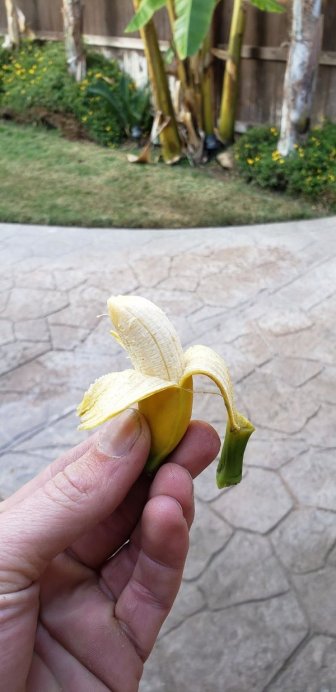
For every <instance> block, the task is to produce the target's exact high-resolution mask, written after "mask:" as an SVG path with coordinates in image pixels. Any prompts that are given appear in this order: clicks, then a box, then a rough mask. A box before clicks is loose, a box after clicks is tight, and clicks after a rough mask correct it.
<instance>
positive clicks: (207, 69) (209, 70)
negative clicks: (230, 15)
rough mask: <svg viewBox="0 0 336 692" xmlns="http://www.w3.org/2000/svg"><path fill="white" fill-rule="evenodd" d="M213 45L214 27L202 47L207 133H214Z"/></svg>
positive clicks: (205, 129)
mask: <svg viewBox="0 0 336 692" xmlns="http://www.w3.org/2000/svg"><path fill="white" fill-rule="evenodd" d="M212 45H213V39H212V29H210V31H209V32H208V35H207V36H206V38H205V41H204V44H203V47H202V109H203V129H204V132H205V134H206V135H213V133H214V129H215V120H214V111H215V104H214V92H215V89H214V73H213V58H212V55H211V48H212Z"/></svg>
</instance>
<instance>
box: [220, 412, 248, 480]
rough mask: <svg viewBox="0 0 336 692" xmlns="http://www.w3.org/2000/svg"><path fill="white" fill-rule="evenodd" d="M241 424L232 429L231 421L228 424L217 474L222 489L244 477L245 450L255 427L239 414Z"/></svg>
mask: <svg viewBox="0 0 336 692" xmlns="http://www.w3.org/2000/svg"><path fill="white" fill-rule="evenodd" d="M239 424H240V428H239V430H232V429H231V426H230V421H228V423H227V426H226V433H225V440H224V444H223V448H222V453H221V456H220V460H219V464H218V467H217V474H216V479H217V487H218V488H220V489H221V488H228V487H230V486H231V485H237V483H240V481H241V479H242V473H243V459H244V452H245V449H246V445H247V443H248V440H249V438H250V437H251V435H252V433H253V431H254V427H253V425H252V424H251V423H250V422H249V421H248V420H247V419H246V418H244V417H243V416H241V415H239Z"/></svg>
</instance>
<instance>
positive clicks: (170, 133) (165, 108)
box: [133, 0, 182, 164]
mask: <svg viewBox="0 0 336 692" xmlns="http://www.w3.org/2000/svg"><path fill="white" fill-rule="evenodd" d="M139 4H140V1H139V0H133V5H134V8H135V10H137V9H138V7H139ZM140 35H141V38H142V41H143V45H144V51H145V55H146V59H147V65H148V73H149V79H150V82H151V86H152V92H153V97H154V102H155V108H156V110H157V111H159V112H160V113H162V117H163V119H165V120H167V125H166V127H165V128H164V129H163V130H162V132H161V134H160V143H161V147H162V155H163V159H164V161H165V163H169V164H171V163H175V162H176V161H178V160H179V159H180V158H181V153H182V151H181V142H180V138H179V134H178V129H177V123H176V118H175V113H174V109H173V103H172V98H171V94H170V91H169V84H168V78H167V74H166V71H165V66H164V62H163V58H162V54H161V51H160V47H159V41H158V37H157V33H156V29H155V25H154V22H153V21H152V20H151V21H149V22H148V24H146V26H144V27H143V28H142V29H141V30H140Z"/></svg>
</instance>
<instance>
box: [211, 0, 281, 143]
mask: <svg viewBox="0 0 336 692" xmlns="http://www.w3.org/2000/svg"><path fill="white" fill-rule="evenodd" d="M249 3H250V5H253V6H254V7H257V8H258V9H259V10H262V11H264V12H277V13H281V12H284V7H283V6H282V5H280V4H279V3H278V2H277V0H249ZM246 10H247V0H234V4H233V11H232V20H231V26H230V37H229V46H228V57H227V60H226V65H225V71H224V81H223V90H222V100H221V108H220V116H219V124H218V131H219V135H220V138H221V140H222V141H223V142H224V143H225V144H230V143H231V142H232V141H233V139H234V128H235V121H236V112H237V102H238V90H239V78H240V63H241V49H242V44H243V39H244V33H245V27H246Z"/></svg>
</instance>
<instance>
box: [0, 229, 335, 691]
mask: <svg viewBox="0 0 336 692" xmlns="http://www.w3.org/2000/svg"><path fill="white" fill-rule="evenodd" d="M0 250H1V267H2V271H1V276H0V344H1V349H0V350H1V373H2V374H1V377H0V387H1V440H0V447H1V454H2V456H1V458H0V495H1V496H2V497H6V496H7V495H8V494H10V493H11V492H12V491H13V490H15V488H17V487H18V486H20V485H21V484H22V483H24V482H25V481H27V480H28V479H29V478H30V477H31V476H32V475H34V474H35V473H37V472H38V471H39V470H40V469H41V468H43V467H44V466H45V464H47V463H48V462H49V461H50V460H51V459H53V458H54V457H55V456H56V455H58V454H59V453H60V452H62V451H63V450H64V449H66V448H68V447H69V446H70V445H74V444H76V443H77V442H78V441H79V440H81V439H82V436H83V434H82V433H78V432H77V430H76V425H77V421H76V419H75V415H74V409H75V406H76V404H77V402H78V401H79V400H80V398H81V396H82V393H83V391H84V390H85V389H86V387H87V386H88V385H89V384H90V383H91V382H92V380H93V379H94V378H96V377H97V376H99V375H101V374H104V373H106V372H108V371H109V370H116V369H122V368H124V367H127V364H126V363H127V361H126V360H125V357H124V355H123V354H122V353H121V350H120V348H119V347H118V346H117V344H115V343H114V341H113V340H112V339H111V338H110V337H109V333H108V332H109V328H110V327H109V323H108V320H107V318H104V317H101V318H99V319H97V317H96V316H97V315H98V314H100V313H103V312H105V302H106V299H107V297H108V296H109V295H110V294H111V293H124V292H135V293H139V294H141V295H144V296H146V297H149V298H151V299H152V300H154V301H155V302H157V303H158V304H159V305H160V306H161V307H162V308H163V309H164V310H166V311H167V313H168V315H169V316H170V317H171V318H172V320H173V321H174V323H175V325H176V327H177V328H178V330H179V333H180V335H181V338H182V342H183V344H184V345H185V346H187V345H189V344H192V343H204V344H208V345H211V346H212V347H213V348H214V349H215V350H217V351H218V352H219V353H221V354H222V355H223V356H224V358H225V359H226V361H227V363H228V364H229V366H231V373H232V377H233V380H234V383H235V388H236V394H237V397H236V398H237V403H238V405H239V408H240V410H241V411H242V412H245V413H246V415H248V416H249V417H250V418H251V420H252V421H253V422H254V424H255V425H256V428H257V431H256V433H255V435H254V436H253V438H252V440H251V442H250V446H249V448H248V453H247V455H246V473H245V478H244V479H243V482H242V483H241V485H239V486H237V487H236V488H233V489H229V490H226V491H223V492H218V491H217V489H216V487H215V467H214V466H212V467H211V468H210V469H209V470H208V471H207V472H206V473H205V474H204V475H203V476H202V477H201V478H200V479H198V480H197V482H196V488H195V492H196V504H197V516H196V521H195V524H194V527H193V531H192V535H191V550H190V557H189V559H188V563H187V566H186V572H185V579H184V583H183V588H182V590H181V593H180V596H179V598H178V601H177V603H176V607H175V608H174V610H173V612H172V614H171V616H170V617H169V619H168V621H167V623H166V625H165V627H164V629H163V631H162V634H161V638H160V641H159V643H158V645H157V647H156V649H155V651H154V653H153V654H152V656H151V658H150V660H149V661H148V664H147V667H146V673H145V677H144V680H143V682H142V685H141V690H142V692H191V690H192V691H193V692H251V691H252V690H253V691H255V692H262V691H265V692H266V691H267V692H336V451H335V450H336V432H335V429H336V365H335V345H336V326H335V325H336V219H324V220H323V221H309V222H302V223H296V222H294V223H290V224H285V225H282V224H277V225H273V226H263V227H261V226H260V227H250V228H247V227H246V228H245V227H244V228H228V229H216V230H215V229H212V230H189V231H157V232H153V231H151V232H148V231H118V230H113V231H110V230H95V231H92V230H86V229H60V228H52V229H51V228H34V227H15V226H6V225H2V226H0ZM204 387H206V389H207V390H209V384H208V383H206V385H205V384H204V383H203V382H202V381H199V382H198V381H196V390H197V389H198V390H202V389H204ZM195 409H196V410H195V415H196V416H198V417H202V418H204V419H206V420H208V421H210V422H211V423H212V424H213V425H214V426H215V427H216V429H217V430H218V431H219V432H220V433H221V434H222V433H223V432H224V429H225V416H224V410H223V405H222V402H221V400H220V398H219V397H216V396H213V395H211V394H207V395H206V396H204V395H201V394H199V395H198V396H196V406H195Z"/></svg>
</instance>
